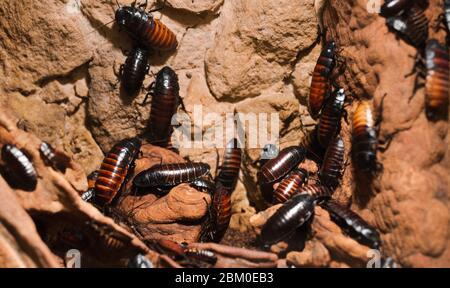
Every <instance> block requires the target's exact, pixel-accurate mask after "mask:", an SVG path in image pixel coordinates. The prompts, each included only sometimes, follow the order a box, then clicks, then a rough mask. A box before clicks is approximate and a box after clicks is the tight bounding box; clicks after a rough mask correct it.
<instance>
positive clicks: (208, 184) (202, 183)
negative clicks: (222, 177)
mask: <svg viewBox="0 0 450 288" xmlns="http://www.w3.org/2000/svg"><path fill="white" fill-rule="evenodd" d="M205 178H206V177H202V178H198V179H195V180H194V181H192V182H191V183H189V185H190V186H191V187H193V188H195V189H197V190H198V191H201V192H205V193H208V194H210V195H212V194H213V193H214V189H215V188H216V184H215V183H214V182H212V181H209V180H208V179H205Z"/></svg>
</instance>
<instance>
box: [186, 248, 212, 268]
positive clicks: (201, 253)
mask: <svg viewBox="0 0 450 288" xmlns="http://www.w3.org/2000/svg"><path fill="white" fill-rule="evenodd" d="M184 253H185V254H186V257H188V258H192V259H195V260H197V261H201V262H206V263H208V264H211V265H214V264H216V262H217V256H216V254H215V253H214V252H213V251H210V250H204V249H197V248H186V249H185V250H184Z"/></svg>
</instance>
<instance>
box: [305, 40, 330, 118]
mask: <svg viewBox="0 0 450 288" xmlns="http://www.w3.org/2000/svg"><path fill="white" fill-rule="evenodd" d="M335 50H336V44H335V43H334V42H333V41H330V42H327V43H326V44H325V46H324V47H323V50H322V53H321V54H320V57H319V59H318V60H317V64H316V67H315V68H314V72H313V76H312V80H311V88H310V92H309V98H308V107H309V113H310V114H311V117H312V118H314V119H317V117H318V116H319V112H320V110H321V109H322V106H323V103H324V101H325V99H327V98H328V95H329V93H330V86H331V85H330V77H331V74H332V71H333V69H334V67H335V66H336V51H335Z"/></svg>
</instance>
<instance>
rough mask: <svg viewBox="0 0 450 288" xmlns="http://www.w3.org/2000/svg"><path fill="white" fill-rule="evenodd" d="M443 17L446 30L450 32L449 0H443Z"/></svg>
mask: <svg viewBox="0 0 450 288" xmlns="http://www.w3.org/2000/svg"><path fill="white" fill-rule="evenodd" d="M444 18H445V24H446V27H447V31H448V32H450V0H445V1H444Z"/></svg>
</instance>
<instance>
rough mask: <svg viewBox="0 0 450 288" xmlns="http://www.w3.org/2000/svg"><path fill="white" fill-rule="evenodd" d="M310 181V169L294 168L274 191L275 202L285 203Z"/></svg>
mask: <svg viewBox="0 0 450 288" xmlns="http://www.w3.org/2000/svg"><path fill="white" fill-rule="evenodd" d="M307 182H308V171H306V170H304V169H294V170H293V171H292V172H291V173H289V174H288V175H287V176H286V177H285V178H284V179H283V180H282V181H281V182H280V184H279V185H278V187H277V189H276V190H275V192H274V196H273V200H274V203H284V202H286V201H287V200H289V199H290V198H292V196H293V195H295V194H296V193H297V190H298V189H299V188H300V187H301V186H303V185H304V184H306V183H307Z"/></svg>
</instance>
